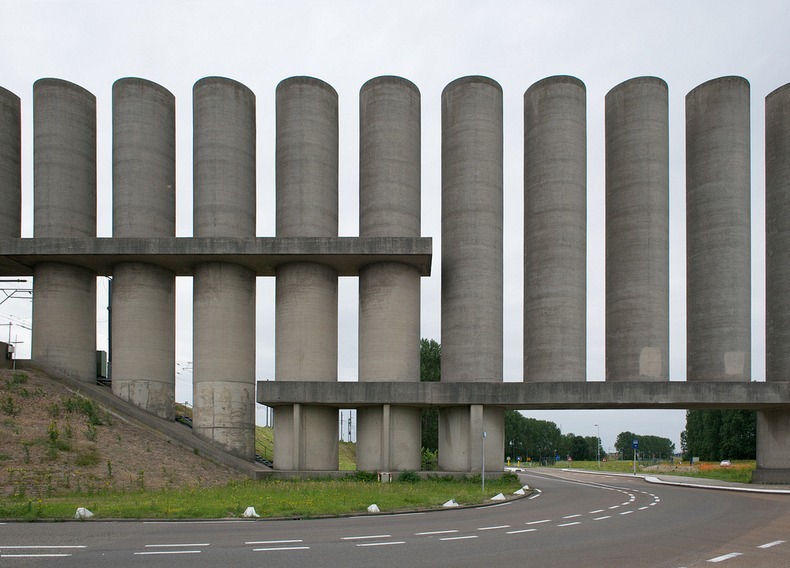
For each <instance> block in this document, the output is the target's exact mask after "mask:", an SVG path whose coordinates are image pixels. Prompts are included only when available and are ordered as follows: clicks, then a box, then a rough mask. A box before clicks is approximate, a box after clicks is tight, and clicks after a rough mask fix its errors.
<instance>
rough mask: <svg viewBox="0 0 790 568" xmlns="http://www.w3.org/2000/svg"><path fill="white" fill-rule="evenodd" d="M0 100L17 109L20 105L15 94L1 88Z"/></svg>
mask: <svg viewBox="0 0 790 568" xmlns="http://www.w3.org/2000/svg"><path fill="white" fill-rule="evenodd" d="M0 100H3V101H4V102H5V103H6V104H9V103H11V104H13V105H15V106H16V107H19V105H20V99H19V97H18V96H17V95H16V93H12V92H11V91H9V90H8V89H4V88H3V87H0Z"/></svg>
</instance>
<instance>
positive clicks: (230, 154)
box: [192, 77, 256, 460]
mask: <svg viewBox="0 0 790 568" xmlns="http://www.w3.org/2000/svg"><path fill="white" fill-rule="evenodd" d="M193 96H194V109H193V112H194V115H193V116H194V133H193V138H194V149H193V160H194V162H193V171H194V210H193V214H194V234H195V236H197V237H234V238H251V237H254V236H255V205H256V204H255V189H256V187H255V183H256V179H255V148H256V145H255V144H256V143H255V132H256V129H255V95H254V94H253V93H252V91H250V90H249V89H248V88H247V87H245V86H244V85H242V84H241V83H238V82H236V81H232V80H230V79H225V78H222V77H208V78H205V79H201V80H200V81H198V82H197V83H195V86H194V89H193ZM193 286H194V291H193V301H194V312H193V313H194V322H193V323H194V332H193V345H194V348H193V359H194V372H193V379H192V380H193V393H194V411H193V414H194V418H193V422H192V425H193V429H194V432H195V434H196V435H197V436H200V437H202V438H204V439H207V440H210V441H212V442H213V443H214V444H217V445H218V446H220V447H222V448H223V449H225V450H226V451H228V452H230V453H232V454H235V455H237V456H239V457H242V458H244V459H248V460H252V459H254V457H255V273H254V272H253V271H252V270H250V269H249V268H247V267H244V266H239V265H236V264H232V263H230V262H227V261H226V260H225V261H220V262H206V263H202V264H200V265H198V266H196V267H195V277H194V282H193Z"/></svg>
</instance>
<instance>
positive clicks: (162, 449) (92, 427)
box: [0, 370, 239, 497]
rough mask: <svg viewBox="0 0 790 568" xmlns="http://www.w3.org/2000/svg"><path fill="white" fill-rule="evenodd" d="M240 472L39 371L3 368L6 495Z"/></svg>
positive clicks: (196, 480)
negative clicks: (112, 412)
mask: <svg viewBox="0 0 790 568" xmlns="http://www.w3.org/2000/svg"><path fill="white" fill-rule="evenodd" d="M238 477H239V476H238V474H236V473H235V472H233V471H232V470H230V469H229V468H226V467H224V466H222V465H218V464H215V463H213V462H210V461H208V460H206V459H204V458H203V457H201V456H199V455H195V454H194V453H193V452H192V451H190V450H186V449H184V448H182V447H180V446H177V445H175V444H172V443H170V442H168V441H167V440H164V439H163V438H160V437H159V436H157V435H156V434H154V433H152V432H149V431H147V430H144V429H141V428H138V427H136V426H133V425H131V424H128V423H126V422H124V421H123V420H121V419H120V418H118V417H116V416H112V415H110V414H109V413H108V412H106V411H105V410H104V409H102V408H101V407H99V406H98V405H97V404H96V403H95V402H94V401H92V400H90V399H86V398H83V397H81V396H78V395H76V394H74V393H72V392H71V391H69V390H68V389H66V388H65V387H63V386H61V385H59V384H58V383H55V382H54V381H51V380H49V379H48V378H47V377H46V376H44V375H42V374H40V373H38V372H33V371H10V370H0V495H17V496H22V495H24V496H28V497H38V496H44V495H57V494H60V493H64V492H72V491H86V492H91V491H97V490H104V489H119V490H134V489H139V488H142V487H145V488H148V489H151V488H161V487H206V486H212V485H218V484H225V483H227V482H228V481H230V480H231V479H237V478H238Z"/></svg>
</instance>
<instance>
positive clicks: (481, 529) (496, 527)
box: [477, 525, 510, 531]
mask: <svg viewBox="0 0 790 568" xmlns="http://www.w3.org/2000/svg"><path fill="white" fill-rule="evenodd" d="M509 528H510V525H498V526H495V527H479V528H478V529H477V530H479V531H495V530H497V529H509Z"/></svg>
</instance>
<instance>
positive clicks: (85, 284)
mask: <svg viewBox="0 0 790 568" xmlns="http://www.w3.org/2000/svg"><path fill="white" fill-rule="evenodd" d="M32 347H33V349H32V360H33V362H34V363H40V364H42V365H47V366H48V367H51V368H53V369H55V370H57V371H58V372H60V373H62V374H64V375H67V376H69V377H74V378H75V379H78V380H81V381H85V382H95V381H96V275H95V274H94V273H93V272H91V271H90V270H86V269H84V268H79V267H76V266H67V265H64V264H57V263H54V262H47V263H43V264H39V265H36V268H35V271H34V273H33V332H32Z"/></svg>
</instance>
